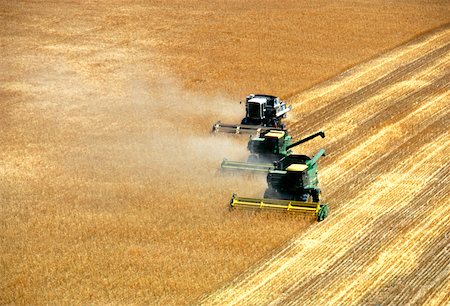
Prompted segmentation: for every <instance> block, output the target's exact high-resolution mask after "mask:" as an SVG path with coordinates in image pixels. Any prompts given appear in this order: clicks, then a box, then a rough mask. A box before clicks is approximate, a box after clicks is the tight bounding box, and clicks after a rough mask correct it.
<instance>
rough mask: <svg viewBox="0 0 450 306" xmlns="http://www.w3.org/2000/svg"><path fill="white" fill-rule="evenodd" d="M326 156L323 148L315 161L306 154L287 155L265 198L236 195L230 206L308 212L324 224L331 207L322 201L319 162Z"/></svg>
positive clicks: (278, 165)
mask: <svg viewBox="0 0 450 306" xmlns="http://www.w3.org/2000/svg"><path fill="white" fill-rule="evenodd" d="M324 154H325V150H324V149H321V150H320V151H319V152H318V153H317V154H316V155H315V156H314V157H313V158H312V159H311V158H309V157H308V156H306V155H299V154H290V155H287V156H286V157H284V158H282V159H281V160H280V161H279V162H276V163H275V168H274V169H273V170H269V173H268V174H267V184H268V188H267V189H266V191H265V193H264V198H243V197H238V196H236V195H235V194H233V196H232V197H231V201H230V206H231V207H232V208H237V207H242V208H254V209H272V210H281V211H290V212H301V213H308V214H314V215H315V216H316V219H317V221H319V222H320V221H323V220H324V219H325V218H326V217H327V216H328V205H326V204H323V203H321V200H320V189H319V187H318V184H319V180H318V178H317V160H318V159H319V158H320V157H321V156H322V155H324Z"/></svg>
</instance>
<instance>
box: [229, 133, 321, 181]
mask: <svg viewBox="0 0 450 306" xmlns="http://www.w3.org/2000/svg"><path fill="white" fill-rule="evenodd" d="M319 136H320V137H322V138H324V137H325V133H324V132H323V131H320V132H317V133H314V134H312V135H310V136H308V137H305V138H303V139H300V140H299V141H297V142H294V143H292V137H291V136H289V135H288V132H287V131H280V130H269V131H267V132H264V133H261V134H260V135H259V136H256V137H254V138H251V139H250V140H249V142H248V145H247V148H248V150H249V151H250V153H251V154H250V156H249V157H248V161H247V162H238V161H229V160H227V159H224V160H223V161H222V164H221V167H222V169H232V170H247V171H256V172H268V171H269V170H273V169H274V164H273V163H274V162H275V161H278V160H280V159H281V158H283V157H286V156H287V155H289V154H291V153H292V150H291V148H293V147H296V146H298V145H300V144H302V143H305V142H307V141H310V140H312V139H314V138H316V137H319Z"/></svg>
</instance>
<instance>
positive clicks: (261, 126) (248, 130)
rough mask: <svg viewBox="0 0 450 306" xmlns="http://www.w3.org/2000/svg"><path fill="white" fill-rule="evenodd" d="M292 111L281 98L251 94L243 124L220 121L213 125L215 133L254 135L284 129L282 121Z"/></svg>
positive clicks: (246, 104)
mask: <svg viewBox="0 0 450 306" xmlns="http://www.w3.org/2000/svg"><path fill="white" fill-rule="evenodd" d="M291 109H292V107H291V106H286V103H285V102H284V101H281V100H280V98H278V97H275V96H271V95H263V94H256V95H255V94H251V95H249V96H247V97H246V99H245V118H243V119H242V121H241V124H224V123H221V122H220V121H218V122H217V123H216V124H214V125H213V128H212V131H213V132H222V133H233V134H254V133H260V132H264V131H267V130H271V129H280V130H282V129H283V128H284V125H283V124H282V123H281V119H282V118H285V117H286V113H287V112H289V111H290V110H291Z"/></svg>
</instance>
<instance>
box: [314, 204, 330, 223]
mask: <svg viewBox="0 0 450 306" xmlns="http://www.w3.org/2000/svg"><path fill="white" fill-rule="evenodd" d="M327 216H328V205H325V204H324V205H321V206H320V209H319V212H318V213H317V221H318V222H320V221H323V220H325V218H326V217H327Z"/></svg>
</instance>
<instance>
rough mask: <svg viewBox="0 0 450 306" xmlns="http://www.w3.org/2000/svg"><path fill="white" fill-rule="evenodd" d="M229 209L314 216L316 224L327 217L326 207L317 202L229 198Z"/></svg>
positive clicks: (233, 196) (234, 196)
mask: <svg viewBox="0 0 450 306" xmlns="http://www.w3.org/2000/svg"><path fill="white" fill-rule="evenodd" d="M230 206H231V208H252V209H270V210H278V211H288V212H296V213H306V214H314V215H315V216H316V219H317V221H318V222H320V221H323V220H324V219H325V218H326V217H327V216H328V205H326V204H321V203H319V202H302V201H290V200H279V199H265V198H264V199H261V198H243V197H238V196H236V195H235V194H233V195H232V196H231V200H230Z"/></svg>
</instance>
